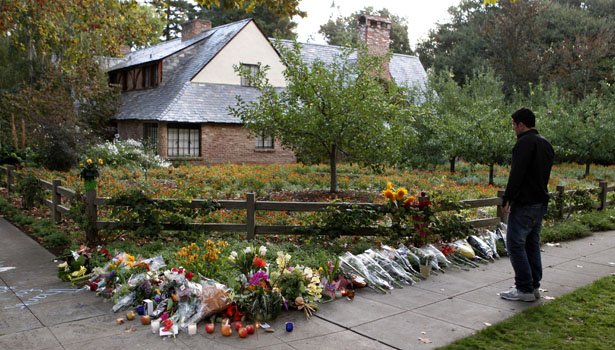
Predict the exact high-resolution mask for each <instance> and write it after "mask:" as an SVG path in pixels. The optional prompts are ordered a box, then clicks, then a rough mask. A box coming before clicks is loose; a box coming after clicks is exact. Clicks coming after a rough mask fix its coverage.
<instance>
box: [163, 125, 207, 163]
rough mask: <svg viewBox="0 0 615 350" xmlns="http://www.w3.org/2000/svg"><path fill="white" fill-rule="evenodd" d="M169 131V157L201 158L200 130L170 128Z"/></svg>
mask: <svg viewBox="0 0 615 350" xmlns="http://www.w3.org/2000/svg"><path fill="white" fill-rule="evenodd" d="M167 130H168V132H167V135H168V151H167V155H168V156H169V157H178V156H179V157H182V156H190V157H198V156H200V152H199V151H200V144H201V142H200V136H201V131H200V128H198V127H197V128H174V127H169V128H168V129H167Z"/></svg>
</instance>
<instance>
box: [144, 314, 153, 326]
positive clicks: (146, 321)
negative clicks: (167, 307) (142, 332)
mask: <svg viewBox="0 0 615 350" xmlns="http://www.w3.org/2000/svg"><path fill="white" fill-rule="evenodd" d="M151 321H152V320H151V318H150V317H149V316H147V315H144V316H141V324H142V325H148V324H150V322H151Z"/></svg>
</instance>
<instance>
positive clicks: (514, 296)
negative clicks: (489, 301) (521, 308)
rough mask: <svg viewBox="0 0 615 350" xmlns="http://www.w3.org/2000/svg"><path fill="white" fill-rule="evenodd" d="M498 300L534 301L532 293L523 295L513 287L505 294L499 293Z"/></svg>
mask: <svg viewBox="0 0 615 350" xmlns="http://www.w3.org/2000/svg"><path fill="white" fill-rule="evenodd" d="M500 298H502V299H506V300H521V301H536V296H535V295H534V293H523V292H521V291H520V290H518V289H517V288H515V287H513V288H510V289H509V290H507V291H506V292H501V293H500Z"/></svg>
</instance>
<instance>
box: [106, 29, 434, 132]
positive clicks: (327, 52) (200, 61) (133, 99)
mask: <svg viewBox="0 0 615 350" xmlns="http://www.w3.org/2000/svg"><path fill="white" fill-rule="evenodd" d="M250 21H251V19H246V20H242V21H239V22H235V23H230V24H226V25H223V26H219V27H215V28H212V29H210V30H208V31H206V32H203V34H201V35H199V36H198V37H196V38H194V39H192V40H189V41H185V42H184V43H181V39H175V40H171V41H169V42H166V43H162V44H159V45H156V46H153V47H150V48H146V49H143V50H139V51H136V52H133V53H131V54H129V55H128V56H127V57H126V58H125V59H124V60H123V61H122V62H121V63H120V64H118V65H116V66H114V67H113V68H112V69H111V70H116V69H121V68H126V67H129V66H132V65H137V64H142V63H147V62H151V61H156V60H159V59H162V58H164V57H168V56H169V55H172V54H173V53H176V52H179V51H181V50H183V49H186V48H188V47H190V46H191V45H193V44H197V45H196V46H195V48H196V51H195V53H194V56H192V58H191V59H189V60H187V62H186V64H184V65H181V66H179V67H177V71H176V73H175V74H174V75H173V76H171V77H168V78H167V79H165V78H166V77H163V82H162V83H161V84H160V86H158V87H157V88H154V89H149V90H137V91H129V92H125V93H123V94H122V105H121V106H120V108H119V111H118V112H117V114H116V115H115V119H117V120H157V121H166V122H182V123H232V124H240V123H241V120H240V119H239V118H235V117H233V116H232V115H231V114H229V111H228V106H232V105H235V103H236V99H235V96H236V95H240V96H241V97H242V99H243V100H244V101H246V102H249V101H253V100H255V99H256V98H257V97H258V93H257V91H256V89H254V88H251V87H244V86H238V85H224V84H211V83H193V82H190V80H191V79H192V78H193V77H194V76H195V75H196V74H197V73H198V72H199V71H200V70H201V69H202V68H203V67H204V66H205V65H206V64H207V63H209V61H210V60H211V59H212V58H213V57H214V56H215V55H216V54H217V53H218V52H219V51H220V50H221V49H222V48H224V46H225V45H226V44H227V43H228V42H229V41H230V40H231V39H232V38H233V37H235V35H237V33H239V31H240V30H241V29H243V28H244V27H245V25H247V24H248V23H249V22H250ZM270 40H272V41H273V39H270ZM282 42H283V43H284V45H287V46H290V45H292V42H291V41H288V40H282ZM301 45H302V51H301V55H302V57H303V59H304V60H305V61H306V62H307V63H311V62H313V61H314V60H316V59H319V60H321V61H324V62H326V63H330V62H332V61H333V59H334V57H335V56H336V55H337V54H339V53H340V52H341V50H342V47H340V46H332V45H319V44H301ZM150 55H151V58H150ZM354 57H355V58H356V54H354ZM351 58H352V57H351ZM164 64H165V63H164V61H163V65H164ZM389 71H390V73H391V76H392V78H393V80H394V81H395V82H396V83H397V84H400V85H405V86H415V85H417V84H418V85H419V86H420V87H421V88H424V86H425V82H426V81H427V74H426V73H425V70H424V69H423V66H422V65H421V63H420V61H419V59H418V58H417V57H414V56H408V55H401V54H393V56H392V57H391V61H390V63H389Z"/></svg>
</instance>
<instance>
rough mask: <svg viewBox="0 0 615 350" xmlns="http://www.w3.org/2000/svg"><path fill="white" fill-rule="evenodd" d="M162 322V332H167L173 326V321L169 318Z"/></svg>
mask: <svg viewBox="0 0 615 350" xmlns="http://www.w3.org/2000/svg"><path fill="white" fill-rule="evenodd" d="M162 324H164V328H163V329H162V331H163V332H168V331H169V330H170V329H171V327H173V321H171V319H169V318H167V319H166V320H164V321H163V322H162Z"/></svg>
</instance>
